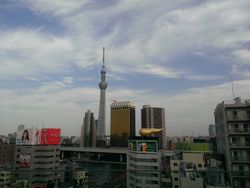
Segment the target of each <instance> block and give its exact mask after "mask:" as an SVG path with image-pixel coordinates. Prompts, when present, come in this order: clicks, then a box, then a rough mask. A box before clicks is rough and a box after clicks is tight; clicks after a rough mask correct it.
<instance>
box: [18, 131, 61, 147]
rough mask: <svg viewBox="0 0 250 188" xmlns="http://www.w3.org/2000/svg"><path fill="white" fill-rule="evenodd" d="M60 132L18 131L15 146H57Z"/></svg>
mask: <svg viewBox="0 0 250 188" xmlns="http://www.w3.org/2000/svg"><path fill="white" fill-rule="evenodd" d="M60 134H61V130H60V129H55V128H43V129H23V130H20V131H18V133H17V137H16V144H17V145H59V144H60V136H61V135H60Z"/></svg>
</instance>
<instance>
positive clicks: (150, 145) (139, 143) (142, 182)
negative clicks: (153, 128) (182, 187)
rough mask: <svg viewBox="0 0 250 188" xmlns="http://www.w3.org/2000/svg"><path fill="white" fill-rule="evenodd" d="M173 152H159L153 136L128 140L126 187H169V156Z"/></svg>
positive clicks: (156, 141)
mask: <svg viewBox="0 0 250 188" xmlns="http://www.w3.org/2000/svg"><path fill="white" fill-rule="evenodd" d="M172 155H173V152H169V151H168V152H167V151H165V152H162V151H161V152H159V150H158V139H156V138H155V137H147V138H143V137H134V138H131V139H130V140H129V152H128V154H127V170H128V171H127V187H128V188H135V187H141V188H147V187H148V188H151V187H153V188H160V187H171V177H170V157H171V156H172Z"/></svg>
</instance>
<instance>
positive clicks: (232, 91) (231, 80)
mask: <svg viewBox="0 0 250 188" xmlns="http://www.w3.org/2000/svg"><path fill="white" fill-rule="evenodd" d="M231 83H232V93H233V100H234V83H233V78H232V76H231Z"/></svg>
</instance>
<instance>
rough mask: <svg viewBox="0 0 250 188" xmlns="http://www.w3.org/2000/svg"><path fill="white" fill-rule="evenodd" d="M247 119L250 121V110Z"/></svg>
mask: <svg viewBox="0 0 250 188" xmlns="http://www.w3.org/2000/svg"><path fill="white" fill-rule="evenodd" d="M247 119H250V110H247Z"/></svg>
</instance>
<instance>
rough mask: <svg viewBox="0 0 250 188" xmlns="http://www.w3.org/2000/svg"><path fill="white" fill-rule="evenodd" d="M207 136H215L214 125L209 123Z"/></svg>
mask: <svg viewBox="0 0 250 188" xmlns="http://www.w3.org/2000/svg"><path fill="white" fill-rule="evenodd" d="M208 132H209V137H210V138H213V137H215V136H216V131H215V125H212V124H210V125H209V128H208Z"/></svg>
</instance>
